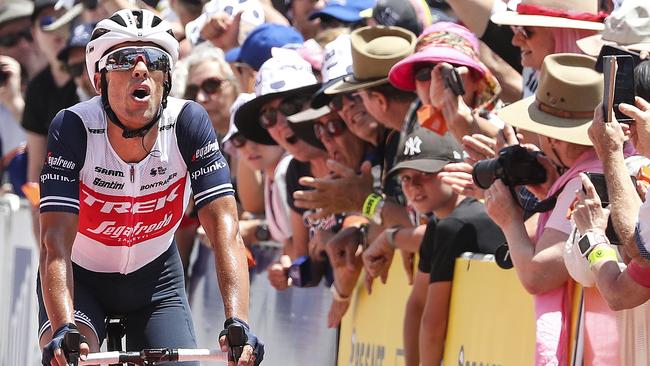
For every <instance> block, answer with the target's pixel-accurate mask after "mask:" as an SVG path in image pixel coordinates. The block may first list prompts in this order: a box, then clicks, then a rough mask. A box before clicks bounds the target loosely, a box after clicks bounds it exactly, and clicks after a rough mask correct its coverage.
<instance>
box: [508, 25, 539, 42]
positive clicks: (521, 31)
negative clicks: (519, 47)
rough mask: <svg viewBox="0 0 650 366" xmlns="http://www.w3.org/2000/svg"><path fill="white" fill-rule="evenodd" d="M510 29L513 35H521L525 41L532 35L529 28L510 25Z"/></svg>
mask: <svg viewBox="0 0 650 366" xmlns="http://www.w3.org/2000/svg"><path fill="white" fill-rule="evenodd" d="M510 29H512V31H513V32H514V33H515V34H517V33H519V34H521V35H522V36H523V37H524V38H525V39H530V37H532V36H533V34H534V32H533V31H532V30H531V29H530V27H525V26H523V25H511V26H510Z"/></svg>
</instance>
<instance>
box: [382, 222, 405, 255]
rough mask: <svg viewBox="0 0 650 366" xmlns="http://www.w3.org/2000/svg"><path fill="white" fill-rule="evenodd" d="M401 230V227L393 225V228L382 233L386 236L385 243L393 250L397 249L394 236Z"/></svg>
mask: <svg viewBox="0 0 650 366" xmlns="http://www.w3.org/2000/svg"><path fill="white" fill-rule="evenodd" d="M401 229H402V226H401V225H395V226H393V227H389V228H388V229H386V230H384V233H385V234H386V242H387V243H388V245H389V246H390V247H391V248H393V249H395V248H397V245H396V244H395V235H396V234H397V232H398V231H400V230H401Z"/></svg>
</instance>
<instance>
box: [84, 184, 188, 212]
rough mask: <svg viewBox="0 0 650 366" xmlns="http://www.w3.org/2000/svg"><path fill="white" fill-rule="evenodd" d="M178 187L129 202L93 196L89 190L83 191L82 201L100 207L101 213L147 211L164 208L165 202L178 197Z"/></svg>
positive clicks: (89, 205) (90, 205)
mask: <svg viewBox="0 0 650 366" xmlns="http://www.w3.org/2000/svg"><path fill="white" fill-rule="evenodd" d="M178 188H179V186H175V187H174V188H173V189H172V190H171V192H169V193H168V194H166V195H165V196H163V197H160V198H157V199H152V200H148V201H136V202H129V201H126V202H124V201H117V202H109V201H104V200H102V199H99V198H97V197H95V196H93V195H92V194H91V193H90V192H85V193H86V198H84V203H85V204H86V205H88V207H101V208H100V209H99V212H103V213H111V212H115V213H120V214H124V213H134V214H136V213H149V212H154V211H156V210H160V209H162V208H164V207H165V205H166V204H167V202H172V201H174V200H175V199H176V198H177V197H178V193H177V191H178Z"/></svg>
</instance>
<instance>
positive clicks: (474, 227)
mask: <svg viewBox="0 0 650 366" xmlns="http://www.w3.org/2000/svg"><path fill="white" fill-rule="evenodd" d="M430 226H431V228H429V227H430ZM504 242H505V237H504V236H503V233H502V232H501V229H499V227H498V226H497V225H496V224H495V223H494V222H493V221H492V219H490V217H489V216H488V215H487V213H486V212H485V207H484V206H483V204H482V203H480V202H479V201H477V200H475V199H473V198H465V199H464V200H463V201H462V202H461V203H460V204H459V205H458V206H456V208H455V209H454V211H452V212H451V214H449V216H447V217H445V218H442V219H439V220H438V222H437V223H434V224H431V222H430V223H429V224H428V225H427V230H426V233H425V235H424V239H423V240H422V244H421V247H420V253H423V252H424V253H425V255H427V256H429V257H430V258H431V261H430V265H429V267H428V268H427V266H426V265H422V264H420V265H419V266H418V268H419V269H420V270H421V271H423V272H427V271H426V269H428V270H429V274H430V282H443V281H451V280H452V278H453V277H454V265H455V263H456V258H458V257H459V256H460V255H461V254H463V253H464V252H472V253H484V254H494V251H495V250H496V248H498V247H499V246H500V245H502V244H503V243H504ZM423 246H424V247H425V248H422V247H423ZM427 246H428V248H426V247H427Z"/></svg>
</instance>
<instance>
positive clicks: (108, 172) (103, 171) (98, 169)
mask: <svg viewBox="0 0 650 366" xmlns="http://www.w3.org/2000/svg"><path fill="white" fill-rule="evenodd" d="M95 172H97V173H99V174H104V175H110V176H112V177H124V172H121V171H119V170H110V169H106V168H102V167H100V166H96V167H95Z"/></svg>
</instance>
